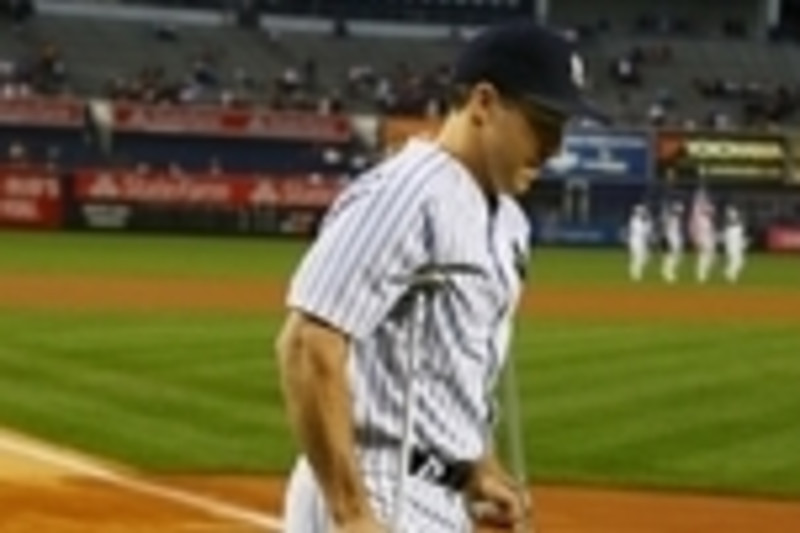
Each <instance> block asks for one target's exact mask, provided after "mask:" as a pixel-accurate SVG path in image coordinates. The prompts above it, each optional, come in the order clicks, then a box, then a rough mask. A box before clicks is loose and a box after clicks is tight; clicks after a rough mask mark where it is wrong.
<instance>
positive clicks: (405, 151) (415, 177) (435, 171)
mask: <svg viewBox="0 0 800 533" xmlns="http://www.w3.org/2000/svg"><path fill="white" fill-rule="evenodd" d="M446 163H447V160H446V157H445V156H444V155H443V154H442V153H440V152H437V151H435V150H431V149H429V148H428V147H427V146H426V144H425V143H420V142H408V143H406V145H405V146H404V147H403V148H402V149H401V150H399V151H398V152H395V153H394V154H392V155H391V156H389V157H387V158H386V159H384V160H383V161H381V162H379V163H378V164H376V165H375V166H373V167H372V168H370V169H368V170H366V171H365V172H363V173H362V174H360V175H359V176H357V177H356V178H355V179H354V180H353V181H352V182H351V183H350V185H348V186H347V187H346V188H345V190H344V191H343V192H342V193H341V194H340V195H339V196H338V197H337V199H336V201H335V202H334V204H333V205H332V206H331V210H330V211H329V217H332V216H334V215H335V214H336V213H339V212H342V211H344V210H345V209H347V208H349V207H353V206H356V205H364V204H365V203H370V202H381V201H389V200H391V201H392V202H403V203H405V204H408V205H409V206H411V205H420V204H424V203H426V202H427V200H428V199H430V198H431V197H433V196H435V195H436V194H437V189H439V188H440V187H438V186H437V185H438V182H439V181H441V177H440V176H441V175H442V173H443V172H442V171H443V169H444V168H445V166H446Z"/></svg>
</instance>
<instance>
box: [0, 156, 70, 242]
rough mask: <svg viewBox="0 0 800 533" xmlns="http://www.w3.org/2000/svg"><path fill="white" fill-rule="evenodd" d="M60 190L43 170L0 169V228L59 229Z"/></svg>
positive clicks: (60, 210) (56, 180)
mask: <svg viewBox="0 0 800 533" xmlns="http://www.w3.org/2000/svg"><path fill="white" fill-rule="evenodd" d="M61 220H62V209H61V187H60V186H59V182H58V179H57V178H56V177H55V176H53V175H52V173H50V172H48V171H47V170H46V169H43V168H13V167H0V226H2V227H26V228H39V229H52V228H58V227H60V226H61Z"/></svg>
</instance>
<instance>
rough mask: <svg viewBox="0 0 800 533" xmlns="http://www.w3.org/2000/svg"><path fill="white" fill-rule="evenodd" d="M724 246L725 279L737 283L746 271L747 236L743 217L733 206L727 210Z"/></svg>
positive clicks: (723, 233) (723, 235)
mask: <svg viewBox="0 0 800 533" xmlns="http://www.w3.org/2000/svg"><path fill="white" fill-rule="evenodd" d="M722 245H723V248H724V250H725V279H726V280H728V282H730V283H736V282H737V281H739V277H740V276H741V274H742V270H743V269H744V263H745V251H746V250H747V235H746V233H745V228H744V221H743V220H742V215H741V213H740V212H739V210H738V209H736V208H735V207H733V206H728V208H727V209H726V210H725V228H724V230H723V232H722Z"/></svg>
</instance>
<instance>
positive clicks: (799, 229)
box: [767, 226, 800, 252]
mask: <svg viewBox="0 0 800 533" xmlns="http://www.w3.org/2000/svg"><path fill="white" fill-rule="evenodd" d="M767 250H769V251H771V252H800V226H771V227H770V228H769V229H768V230H767Z"/></svg>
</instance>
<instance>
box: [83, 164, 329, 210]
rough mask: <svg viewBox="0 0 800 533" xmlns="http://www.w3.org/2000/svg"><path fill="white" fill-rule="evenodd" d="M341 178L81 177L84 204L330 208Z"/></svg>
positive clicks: (92, 173) (85, 172)
mask: <svg viewBox="0 0 800 533" xmlns="http://www.w3.org/2000/svg"><path fill="white" fill-rule="evenodd" d="M344 183H345V182H344V180H343V179H341V178H340V177H338V176H318V175H310V176H280V177H272V176H256V175H225V176H212V175H205V174H191V175H182V176H180V177H173V176H170V175H168V174H155V175H153V174H150V175H146V176H141V175H138V174H136V173H133V172H130V173H126V172H110V171H101V170H100V171H95V170H83V171H80V172H79V173H78V174H77V177H76V181H75V196H76V199H78V200H79V201H92V202H113V203H125V204H150V205H164V204H168V205H177V206H181V205H183V206H191V205H203V206H217V207H221V208H228V209H237V208H242V207H250V206H271V207H317V208H322V209H325V208H327V207H328V206H329V205H330V203H331V202H332V201H333V199H334V198H335V197H336V195H337V194H338V193H339V191H340V190H341V189H342V188H343V186H344Z"/></svg>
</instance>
